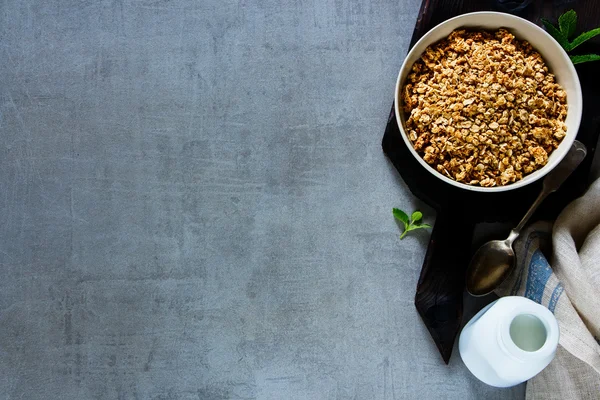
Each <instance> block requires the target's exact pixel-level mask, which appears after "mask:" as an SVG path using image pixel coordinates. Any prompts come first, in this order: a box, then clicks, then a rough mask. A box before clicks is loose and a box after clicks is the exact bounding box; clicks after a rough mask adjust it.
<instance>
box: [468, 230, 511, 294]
mask: <svg viewBox="0 0 600 400" xmlns="http://www.w3.org/2000/svg"><path fill="white" fill-rule="evenodd" d="M514 264H515V252H514V251H513V249H512V247H511V244H510V243H508V240H492V241H490V242H487V243H486V244H484V245H483V246H481V247H480V248H479V249H478V250H477V251H476V252H475V254H474V255H473V258H472V259H471V263H470V264H469V269H468V271H467V290H468V292H469V294H471V295H472V296H476V297H479V296H485V295H486V294H488V293H490V292H491V291H493V290H494V289H495V288H496V287H497V286H498V285H499V284H500V283H502V282H504V281H505V280H506V278H508V276H509V275H510V272H511V271H512V269H513V268H514Z"/></svg>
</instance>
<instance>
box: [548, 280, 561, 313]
mask: <svg viewBox="0 0 600 400" xmlns="http://www.w3.org/2000/svg"><path fill="white" fill-rule="evenodd" d="M564 290H565V288H564V287H563V285H562V283H560V282H558V284H557V285H556V287H555V288H554V290H553V291H552V296H551V297H550V302H549V303H548V310H550V311H552V312H554V309H555V308H556V303H558V299H560V295H561V294H562V292H564Z"/></svg>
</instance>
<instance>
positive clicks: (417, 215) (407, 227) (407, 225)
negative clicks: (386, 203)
mask: <svg viewBox="0 0 600 400" xmlns="http://www.w3.org/2000/svg"><path fill="white" fill-rule="evenodd" d="M392 212H393V214H394V217H395V218H396V219H397V220H399V221H402V223H403V224H404V232H402V235H400V239H404V236H406V234H407V233H408V232H410V231H414V230H415V229H423V228H431V225H427V224H422V223H421V222H419V221H420V220H421V218H423V213H421V211H414V212H413V213H412V215H411V219H412V222H409V218H408V214H406V213H405V212H404V211H402V210H400V209H398V208H393V209H392Z"/></svg>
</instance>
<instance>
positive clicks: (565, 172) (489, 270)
mask: <svg viewBox="0 0 600 400" xmlns="http://www.w3.org/2000/svg"><path fill="white" fill-rule="evenodd" d="M586 154H587V150H586V148H585V145H584V144H583V143H581V142H579V141H577V140H576V141H575V142H573V145H572V146H571V149H570V150H569V152H568V153H567V155H566V156H565V158H563V160H562V161H561V162H560V163H559V164H558V165H557V166H556V167H555V168H554V169H553V170H552V171H550V172H549V173H548V175H546V178H544V187H543V189H542V191H541V193H540V194H539V196H538V197H537V199H536V200H535V202H534V203H533V205H532V206H531V207H530V208H529V211H527V214H525V216H524V217H523V219H522V220H521V222H519V225H517V227H516V228H515V229H513V230H512V231H511V232H510V235H508V238H506V239H505V240H492V241H489V242H487V243H486V244H484V245H483V246H481V247H480V248H479V249H478V250H477V251H476V252H475V254H474V255H473V258H472V259H471V263H470V264H469V268H468V269H467V292H469V293H470V294H471V295H473V296H485V295H486V294H489V293H491V292H492V291H493V290H494V289H495V288H497V287H498V286H499V285H500V284H501V283H502V282H504V280H505V279H506V278H507V277H508V276H509V275H510V273H511V271H512V270H513V268H514V267H515V252H514V251H513V248H512V244H513V242H514V241H515V239H517V238H518V237H519V233H520V232H521V229H523V227H524V226H525V224H527V221H529V218H531V216H532V215H533V213H534V212H535V210H536V209H537V208H538V206H539V205H540V204H541V203H542V201H544V199H545V198H546V197H547V196H548V195H549V194H550V193H552V192H555V191H556V190H557V189H558V188H559V187H560V185H562V184H563V182H564V181H565V180H566V179H567V178H568V177H569V175H571V172H573V171H574V170H575V168H577V166H578V165H579V164H580V163H581V161H583V159H584V158H585V155H586Z"/></svg>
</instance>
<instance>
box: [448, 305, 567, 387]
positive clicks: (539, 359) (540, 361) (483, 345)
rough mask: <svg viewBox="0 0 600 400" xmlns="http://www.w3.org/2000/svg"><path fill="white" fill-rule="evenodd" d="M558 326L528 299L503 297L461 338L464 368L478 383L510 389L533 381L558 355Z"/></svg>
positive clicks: (474, 319)
mask: <svg viewBox="0 0 600 400" xmlns="http://www.w3.org/2000/svg"><path fill="white" fill-rule="evenodd" d="M558 336H559V331H558V322H557V321H556V318H555V317H554V315H553V314H552V313H551V312H550V310H548V309H547V308H546V307H544V306H542V305H540V304H538V303H536V302H534V301H532V300H529V299H527V298H525V297H518V296H509V297H502V298H500V299H498V300H496V301H495V302H493V303H491V304H489V305H488V306H487V307H485V308H484V309H482V310H481V311H479V313H477V315H475V316H474V317H473V318H472V319H471V320H470V321H469V323H468V324H467V325H465V327H464V329H463V330H462V332H461V334H460V339H459V342H458V348H459V351H460V356H461V358H462V360H463V361H464V363H465V365H466V366H467V368H469V370H470V371H471V372H472V373H473V375H475V376H476V377H477V378H478V379H479V380H481V381H483V382H485V383H487V384H488V385H491V386H496V387H509V386H514V385H518V384H519V383H521V382H525V381H526V380H528V379H530V378H532V377H534V376H535V375H537V374H538V373H539V372H540V371H542V370H543V369H544V368H546V366H547V365H548V364H550V361H552V359H553V358H554V354H555V353H556V346H557V345H558Z"/></svg>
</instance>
